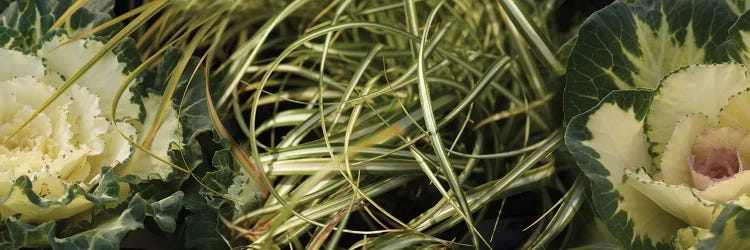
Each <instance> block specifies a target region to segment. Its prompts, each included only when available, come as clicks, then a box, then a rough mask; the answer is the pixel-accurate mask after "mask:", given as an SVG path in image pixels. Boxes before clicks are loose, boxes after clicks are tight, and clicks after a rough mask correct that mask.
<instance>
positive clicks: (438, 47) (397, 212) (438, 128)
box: [139, 1, 583, 249]
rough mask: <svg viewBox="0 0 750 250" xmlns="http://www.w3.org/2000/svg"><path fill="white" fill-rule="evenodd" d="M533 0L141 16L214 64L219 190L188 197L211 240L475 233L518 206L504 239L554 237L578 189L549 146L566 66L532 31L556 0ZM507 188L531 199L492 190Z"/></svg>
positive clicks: (358, 242) (316, 5)
mask: <svg viewBox="0 0 750 250" xmlns="http://www.w3.org/2000/svg"><path fill="white" fill-rule="evenodd" d="M222 3H230V1H227V2H224V1H222ZM536 3H537V2H536V1H502V2H501V3H500V4H499V5H498V4H495V3H492V2H490V1H447V2H437V1H404V2H390V1H369V2H357V1H339V2H332V3H330V4H327V5H322V6H321V2H318V1H289V2H288V4H287V5H285V6H284V8H281V9H279V10H278V11H277V12H271V11H268V12H265V13H261V14H260V15H269V13H271V15H269V16H270V17H269V19H267V20H264V22H260V23H258V24H257V25H254V26H253V25H248V26H244V25H245V24H247V23H252V22H253V21H255V20H248V21H246V22H240V20H237V19H234V18H236V16H233V13H232V11H229V10H228V9H220V11H216V12H213V13H215V15H210V16H209V17H208V18H206V19H204V20H203V21H201V22H187V24H188V25H182V24H180V25H176V26H171V25H169V24H170V22H169V21H167V20H180V18H179V16H164V21H157V22H156V23H158V24H160V25H163V26H162V27H163V30H171V31H175V32H174V33H170V34H168V35H166V36H163V37H180V36H181V35H185V36H188V37H191V39H188V40H187V41H190V43H191V44H192V43H193V42H194V41H198V42H195V46H196V47H198V48H200V49H198V50H196V51H205V53H201V55H199V57H201V58H205V61H206V62H207V63H210V64H211V65H212V67H210V71H211V72H210V75H211V79H213V80H215V81H213V82H212V83H211V84H210V86H207V88H208V90H209V92H211V93H209V94H210V95H211V96H212V99H213V100H211V104H210V105H211V106H212V107H211V108H213V109H214V112H215V113H214V114H212V122H213V124H214V125H215V126H216V127H217V135H218V137H219V138H220V139H222V140H223V141H222V140H219V141H221V142H223V144H221V146H223V147H224V149H222V150H220V151H218V152H217V153H216V154H215V155H214V158H213V160H214V167H216V169H212V170H213V171H211V172H209V173H208V174H206V176H205V179H204V180H206V182H207V183H208V182H211V183H223V185H217V187H218V189H217V191H220V193H223V194H225V195H224V196H220V195H217V194H215V193H214V194H212V193H211V192H203V193H202V194H204V196H205V197H206V199H207V200H208V201H209V203H211V206H212V209H211V210H212V211H217V213H221V214H222V215H223V216H224V218H225V220H222V221H221V223H220V224H219V225H218V228H219V229H220V231H222V229H223V228H228V229H229V230H227V231H222V232H226V235H225V236H224V237H226V238H227V239H230V244H232V245H236V246H246V247H251V248H258V249H271V248H277V247H280V248H285V247H291V248H294V249H298V248H299V249H301V248H305V247H309V248H311V249H316V248H321V247H327V248H331V249H332V248H336V247H342V246H351V247H353V248H370V249H372V248H374V249H378V248H389V247H391V248H404V247H422V246H424V247H447V246H455V245H456V244H454V242H452V241H456V242H459V243H460V244H472V245H474V246H476V247H481V246H486V245H491V244H493V243H492V242H493V240H494V242H495V243H494V244H506V242H504V241H503V240H508V238H507V237H500V236H493V232H494V231H493V230H486V231H481V230H480V229H479V228H480V224H481V225H483V226H482V227H486V228H497V225H506V224H504V223H503V221H504V220H505V217H502V216H501V214H502V215H503V216H505V211H513V212H518V211H523V212H521V213H522V215H521V216H524V217H523V219H522V220H524V222H526V223H527V224H526V225H534V226H535V227H533V228H534V229H533V230H528V231H526V232H523V233H522V234H523V237H520V238H519V239H518V240H517V241H513V242H509V243H507V244H513V245H518V246H520V245H522V244H527V245H528V246H532V247H538V246H543V245H547V244H550V242H553V241H554V240H555V239H556V237H557V235H560V234H561V232H564V231H565V228H566V225H567V223H568V222H569V221H570V219H571V218H572V215H573V214H574V211H575V210H576V209H577V208H578V206H579V205H580V204H581V202H582V199H581V197H582V194H583V189H582V185H580V184H573V183H580V182H575V181H573V180H572V179H573V178H563V177H560V176H557V175H556V174H555V171H556V168H557V167H558V166H560V169H561V170H560V171H564V170H565V168H564V167H562V164H558V163H557V162H556V161H555V160H554V158H553V157H551V156H550V153H551V152H552V151H554V150H555V149H556V148H557V146H558V145H560V142H561V140H560V139H561V133H560V132H559V131H557V130H558V124H557V122H555V114H556V110H555V108H554V105H549V103H550V102H552V101H553V100H554V96H555V93H556V91H558V89H557V88H556V87H554V86H553V85H552V84H551V83H552V82H555V81H556V80H557V79H558V77H560V75H561V74H562V73H563V72H564V68H563V66H562V64H561V63H560V61H559V60H558V59H557V58H556V55H555V53H553V51H554V50H555V49H554V48H555V47H556V46H557V45H555V46H552V45H550V44H551V43H549V42H548V41H547V39H546V38H547V37H546V36H545V33H539V32H538V31H537V30H545V31H546V30H548V26H547V23H546V20H548V18H550V16H551V15H552V14H551V13H552V12H553V11H554V8H555V5H553V4H547V5H536ZM237 4H240V3H237ZM212 6H216V7H218V6H219V5H212ZM226 6H231V4H228V5H226ZM535 6H539V7H535ZM179 11H189V10H184V9H182V10H179ZM190 11H198V10H190ZM175 13H178V11H177V10H175ZM179 13H183V12H179ZM219 13H221V14H219ZM242 20H245V19H242ZM235 22H237V23H240V24H239V25H240V27H243V28H238V29H235V28H233V27H235V26H232V25H227V24H233V23H235ZM183 26H184V27H195V30H198V31H199V32H195V33H189V32H185V33H182V32H181V29H180V28H181V27H183ZM245 28H247V29H249V30H252V31H253V32H248V33H243V32H247V30H245ZM150 30H158V28H156V27H152V29H150ZM204 30H205V32H203V31H204ZM225 32H226V33H225ZM147 34H148V32H147ZM152 37H155V36H153V35H150V34H148V36H144V39H143V40H142V41H143V44H144V47H147V45H148V44H151V43H150V41H151V42H158V40H152V39H151V38H152ZM162 41H163V42H170V40H162ZM180 42H186V41H176V43H180ZM139 43H140V40H139ZM157 44H158V43H157ZM157 47H158V46H157ZM227 48H231V49H227ZM529 48H531V49H529ZM151 50H152V51H153V49H151ZM227 51H231V53H227ZM217 86H220V87H217ZM230 156H231V158H229V157H230ZM229 173H231V175H230V174H229ZM549 183H553V184H552V185H547V184H549ZM571 186H572V187H571ZM531 190H533V192H529V191H531ZM537 191H538V192H537ZM516 194H523V195H529V196H531V197H534V198H532V199H533V200H534V201H538V202H539V204H536V205H527V204H522V203H520V202H519V203H517V204H515V205H509V204H512V203H514V202H512V201H509V202H507V203H506V202H505V199H507V198H509V197H512V196H513V195H516ZM561 196H563V197H564V198H562V199H561V198H560V197H561ZM219 198H221V199H219ZM412 199H417V200H418V201H417V202H408V200H412ZM220 201H223V202H224V203H223V204H219V203H220ZM555 201H559V202H558V203H557V204H554V203H555ZM506 204H508V205H507V207H503V206H505V205H506ZM511 206H514V208H513V209H510V208H508V207H511ZM515 206H518V207H520V208H515ZM506 209H507V210H506ZM547 210H550V211H553V212H556V213H555V215H554V218H553V217H552V216H549V217H544V216H541V215H542V214H543V213H544V211H547ZM499 211H503V212H499ZM525 212H528V213H525ZM510 216H511V217H512V216H515V215H510ZM540 217H542V218H541V219H540V220H539V221H538V223H535V220H536V219H537V218H540ZM496 221H498V222H497V224H496ZM522 229H523V228H512V229H507V230H509V231H513V232H520V231H522ZM452 230H454V231H452ZM498 230H500V229H498ZM565 232H566V233H567V234H564V235H568V236H569V235H571V234H573V231H570V230H569V231H565ZM498 235H502V234H501V233H498ZM560 238H562V239H563V240H560V241H559V242H558V243H557V244H561V245H565V244H566V243H565V242H566V240H565V238H566V237H564V236H561V237H559V238H558V239H560ZM215 241H216V242H224V241H223V240H221V239H216V240H215ZM497 242H500V243H497Z"/></svg>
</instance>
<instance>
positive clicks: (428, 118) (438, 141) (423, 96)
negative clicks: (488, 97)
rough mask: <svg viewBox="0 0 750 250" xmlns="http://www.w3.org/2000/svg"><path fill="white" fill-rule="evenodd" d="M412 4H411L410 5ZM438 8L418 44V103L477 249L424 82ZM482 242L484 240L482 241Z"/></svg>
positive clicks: (471, 223) (430, 18)
mask: <svg viewBox="0 0 750 250" xmlns="http://www.w3.org/2000/svg"><path fill="white" fill-rule="evenodd" d="M412 4H413V3H412ZM440 6H442V2H441V3H440V4H438V5H437V7H435V9H434V10H433V12H432V13H430V16H429V17H428V19H427V22H426V25H425V29H424V32H423V33H422V37H421V41H420V43H419V47H418V56H417V76H418V77H419V84H418V86H419V101H420V103H421V105H422V112H424V120H425V125H426V128H427V133H428V134H429V137H430V143H432V148H433V150H435V154H436V155H437V156H438V159H439V163H440V167H441V170H442V172H443V174H445V175H446V176H447V177H448V185H449V186H450V188H451V191H452V192H453V195H454V196H455V198H456V201H457V202H458V204H459V206H460V207H461V213H462V216H463V217H465V218H464V221H466V226H467V227H468V228H469V231H470V233H471V235H472V241H473V242H474V247H476V248H478V247H479V239H480V238H482V237H481V235H478V232H477V231H476V230H477V229H476V228H475V227H474V222H473V221H472V218H471V214H472V213H471V208H469V204H468V203H467V202H466V197H465V194H464V191H463V188H462V187H461V184H460V183H459V182H458V178H457V177H456V173H455V172H454V170H453V167H452V166H451V162H450V160H448V156H447V155H446V152H445V150H444V148H443V143H442V138H441V137H440V134H439V133H438V131H437V122H436V121H435V117H434V113H433V111H432V104H431V102H432V99H431V97H430V89H429V87H428V85H427V84H428V83H427V81H426V80H425V70H426V69H425V66H424V63H425V62H424V48H425V45H426V44H427V39H428V35H429V33H428V32H429V30H430V25H431V24H432V20H433V18H434V17H435V14H436V13H437V12H438V11H439V10H440ZM482 240H483V241H484V239H482Z"/></svg>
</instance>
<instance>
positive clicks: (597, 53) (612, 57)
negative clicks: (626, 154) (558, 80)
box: [563, 0, 737, 121]
mask: <svg viewBox="0 0 750 250" xmlns="http://www.w3.org/2000/svg"><path fill="white" fill-rule="evenodd" d="M736 20H737V15H736V14H734V13H733V12H732V11H731V9H730V8H729V6H727V4H726V3H725V2H724V1H678V0H670V1H634V2H633V1H631V2H629V1H617V2H615V3H613V4H612V5H610V6H608V7H606V8H604V9H602V10H601V11H598V12H596V13H595V14H594V15H592V16H591V17H589V18H588V19H587V20H586V22H585V23H584V24H583V26H582V27H581V28H580V31H579V33H578V39H577V42H576V45H575V47H574V48H573V50H572V52H571V55H570V58H569V59H568V66H567V79H566V81H567V83H566V87H565V91H564V97H563V98H564V100H563V103H564V104H563V105H564V113H565V120H566V121H570V119H571V118H572V117H573V116H575V115H577V114H580V113H582V112H584V111H586V110H588V109H589V108H591V107H593V106H594V105H596V104H597V103H598V102H599V101H600V100H601V99H602V98H603V97H604V96H606V95H607V94H608V93H609V92H611V91H612V90H617V89H634V88H651V89H654V88H656V86H657V84H658V83H659V81H660V80H661V78H662V77H663V76H664V75H666V74H667V73H669V72H672V71H674V70H676V69H678V68H680V67H683V66H687V65H691V64H698V63H711V62H721V61H723V60H724V59H725V58H726V55H727V53H729V54H733V53H734V52H732V51H725V50H724V49H723V48H722V46H720V45H722V43H724V42H725V41H726V40H727V39H729V27H730V26H731V25H732V24H733V23H734V22H735V21H736Z"/></svg>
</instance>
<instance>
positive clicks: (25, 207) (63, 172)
mask: <svg viewBox="0 0 750 250" xmlns="http://www.w3.org/2000/svg"><path fill="white" fill-rule="evenodd" d="M72 2H73V1H65V0H61V1H31V0H29V1H11V2H10V3H8V2H5V1H3V2H2V3H0V45H1V46H0V58H2V59H0V86H2V89H3V90H2V91H0V219H2V222H0V248H3V249H17V248H23V247H53V248H87V249H115V248H118V247H119V244H120V241H121V239H122V238H123V237H124V235H125V233H127V232H129V231H132V230H135V229H138V228H143V227H144V225H143V223H144V221H145V220H146V218H148V217H150V219H148V220H151V221H153V222H155V224H156V225H157V226H158V228H159V229H160V230H163V231H167V232H172V231H174V230H175V227H176V225H175V223H176V222H175V217H176V216H177V213H178V212H179V211H180V208H181V207H182V197H183V194H182V192H180V191H177V187H178V185H179V183H180V182H181V181H182V180H184V179H185V177H186V175H185V174H184V173H182V172H187V170H186V169H185V167H184V166H188V165H189V164H187V163H186V162H185V159H186V158H185V157H184V156H183V154H182V153H181V152H182V149H183V148H185V147H190V146H191V143H192V140H190V139H189V137H190V135H191V133H193V132H194V131H196V129H195V127H194V126H189V127H188V128H187V129H183V124H184V123H185V119H183V118H181V117H178V115H179V113H180V112H181V111H180V110H178V109H177V107H178V106H177V105H175V103H173V100H169V99H165V98H163V97H162V94H161V91H163V90H164V88H163V87H160V86H161V85H162V84H161V83H158V82H157V80H159V79H161V78H160V77H154V75H157V76H158V75H162V76H164V75H169V72H158V73H159V74H154V73H153V72H139V71H138V70H136V69H137V67H138V66H139V65H140V64H141V62H140V59H139V56H138V53H136V52H135V46H134V43H133V42H132V41H130V40H125V41H124V42H121V43H119V45H117V46H115V47H114V49H112V50H108V48H110V47H108V46H109V45H111V43H113V41H108V39H109V37H110V35H109V34H112V33H113V30H112V29H109V30H106V29H105V30H102V31H99V32H98V33H96V35H93V36H86V37H83V38H81V37H79V35H82V34H86V32H89V30H90V29H92V28H93V27H96V26H98V25H100V24H102V23H104V22H106V21H108V20H109V18H110V16H109V13H110V12H111V8H112V6H113V2H112V1H92V2H91V3H88V4H86V5H84V6H83V7H82V8H81V9H79V10H77V11H76V12H75V13H74V14H72V15H69V16H68V17H67V20H65V22H63V23H62V24H61V25H54V22H55V21H56V20H57V19H58V18H59V17H61V16H62V15H63V13H64V12H65V11H66V10H67V9H68V8H69V7H71V5H72ZM58 27H59V28H58ZM186 135H188V136H186ZM187 158H188V159H189V158H190V157H187ZM178 170H183V171H182V172H181V171H178Z"/></svg>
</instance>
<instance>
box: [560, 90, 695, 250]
mask: <svg viewBox="0 0 750 250" xmlns="http://www.w3.org/2000/svg"><path fill="white" fill-rule="evenodd" d="M653 95H654V91H652V90H644V89H642V90H627V91H613V92H612V93H611V94H609V95H607V96H606V97H605V98H604V99H603V100H602V102H601V103H600V104H599V105H597V106H595V107H594V108H592V109H591V110H589V111H586V112H584V113H582V114H580V115H577V116H575V117H574V118H573V119H572V120H571V122H570V123H569V125H568V130H567V132H566V135H565V137H566V139H565V141H566V145H567V147H568V149H569V150H570V152H571V154H572V155H573V157H574V158H575V160H576V162H577V163H578V166H579V167H580V168H581V170H582V171H583V173H584V174H585V175H586V177H588V179H589V181H590V183H591V194H592V196H593V197H592V198H591V199H592V200H593V203H594V204H593V205H594V208H595V209H596V211H597V213H598V214H599V216H600V217H601V218H602V219H603V220H604V223H605V224H606V225H607V226H608V228H609V231H610V232H612V234H613V235H615V236H616V237H618V239H619V240H620V241H621V242H622V243H623V244H624V245H625V246H626V247H627V248H629V249H665V248H668V247H669V246H670V244H671V241H672V236H673V235H674V233H676V231H677V230H678V229H680V228H682V227H684V226H685V223H684V222H682V221H681V220H679V219H677V218H675V217H673V216H672V215H670V214H669V213H667V212H665V211H664V210H662V209H661V208H659V207H658V205H657V204H655V203H654V202H653V201H651V200H650V199H649V198H648V197H646V196H645V195H643V194H641V193H640V192H639V191H637V190H635V189H634V188H633V187H631V186H628V185H625V184H624V183H623V182H622V180H623V176H624V175H625V173H626V172H627V171H628V170H630V171H635V169H636V168H638V167H645V168H646V169H650V168H651V157H650V156H649V153H648V142H647V140H646V135H645V131H644V118H645V115H646V112H647V111H648V108H649V106H650V103H651V100H652V98H653Z"/></svg>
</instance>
